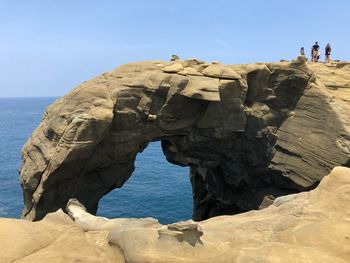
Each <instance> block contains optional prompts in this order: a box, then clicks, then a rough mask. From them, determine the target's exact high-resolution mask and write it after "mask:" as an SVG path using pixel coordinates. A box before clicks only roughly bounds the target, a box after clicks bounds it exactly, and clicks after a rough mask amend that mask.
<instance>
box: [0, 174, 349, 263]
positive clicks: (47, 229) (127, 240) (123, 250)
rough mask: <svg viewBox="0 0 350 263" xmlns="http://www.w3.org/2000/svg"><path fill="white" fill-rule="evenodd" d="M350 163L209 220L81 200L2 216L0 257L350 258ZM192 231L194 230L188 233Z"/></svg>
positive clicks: (285, 261)
mask: <svg viewBox="0 0 350 263" xmlns="http://www.w3.org/2000/svg"><path fill="white" fill-rule="evenodd" d="M349 203H350V169H349V168H345V167H336V168H335V169H333V170H332V172H331V174H330V175H328V176H326V177H324V178H323V179H322V181H321V183H320V184H319V186H318V187H317V188H316V189H314V190H312V191H309V192H303V193H299V194H293V195H288V196H283V197H279V198H277V199H276V200H275V201H274V203H273V204H272V205H271V206H269V207H268V208H265V209H262V210H256V211H250V212H247V213H243V214H239V215H234V216H219V217H214V218H211V219H208V220H205V221H201V222H193V221H191V220H190V221H186V222H179V223H176V224H171V225H161V224H159V223H158V221H157V220H155V219H151V218H145V219H127V218H119V219H107V218H103V217H95V216H93V215H91V214H89V213H87V212H86V211H85V208H84V207H82V206H81V205H79V203H77V202H74V201H73V202H70V203H69V204H68V209H67V210H68V211H70V215H71V217H72V218H73V219H74V220H75V222H73V221H72V220H70V218H69V217H68V216H67V215H65V214H63V213H62V211H58V212H56V213H52V214H48V215H47V216H46V217H45V218H44V219H43V220H41V221H38V222H29V221H26V220H17V219H3V218H2V219H0V233H1V235H0V247H1V249H0V262H3V263H7V262H27V263H29V262H35V263H36V262H132V263H145V262H154V263H156V262H172V263H176V262H200V263H205V262H208V263H209V262H210V263H212V262H232V263H248V262H269V263H274V262H276V263H290V262H310V263H329V262H332V263H346V262H350V210H349ZM185 234H186V236H184V235H185Z"/></svg>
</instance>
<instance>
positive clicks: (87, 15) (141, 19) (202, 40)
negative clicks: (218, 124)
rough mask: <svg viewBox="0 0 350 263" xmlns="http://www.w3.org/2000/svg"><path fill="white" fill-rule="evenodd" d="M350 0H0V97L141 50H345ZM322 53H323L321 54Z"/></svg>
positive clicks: (349, 39)
mask: <svg viewBox="0 0 350 263" xmlns="http://www.w3.org/2000/svg"><path fill="white" fill-rule="evenodd" d="M349 12H350V1H348V0H332V1H307V0H289V1H283V0H279V1H278V0H244V1H234V0H231V1H229V0H227V1H221V0H216V1H205V0H202V1H190V0H187V1H182V0H172V1H168V0H159V1H158V0H145V1H141V0H140V1H136V0H128V1H126V0H125V1H117V0H115V1H107V0H106V1H105V0H99V1H89V0H84V1H83V0H81V1H80V0H60V1H53V0H52V1H50V0H32V1H29V0H22V1H17V0H0V36H1V38H0V97H31V96H62V95H64V94H66V93H68V92H69V91H70V90H71V89H72V88H74V87H75V86H76V85H78V84H79V83H81V82H83V81H84V80H87V79H90V78H92V77H94V76H96V75H99V74H101V73H103V72H106V71H109V70H112V69H113V68H115V67H117V66H118V65H121V64H124V63H128V62H133V61H142V60H169V58H170V56H171V54H177V55H179V56H180V58H182V59H186V58H194V57H195V58H199V59H202V60H206V61H212V60H218V61H221V62H223V63H227V64H235V63H250V62H259V61H260V62H261V61H279V60H280V59H292V58H294V57H296V56H297V55H298V52H299V49H300V47H301V46H304V47H305V50H306V53H307V54H308V53H309V50H310V48H311V46H312V44H313V42H314V41H319V43H320V46H321V50H322V51H323V50H324V46H325V44H326V43H327V42H329V43H331V46H332V49H333V54H332V58H334V59H341V60H350V34H349V32H350V20H349V16H350V13H349ZM322 59H323V56H322Z"/></svg>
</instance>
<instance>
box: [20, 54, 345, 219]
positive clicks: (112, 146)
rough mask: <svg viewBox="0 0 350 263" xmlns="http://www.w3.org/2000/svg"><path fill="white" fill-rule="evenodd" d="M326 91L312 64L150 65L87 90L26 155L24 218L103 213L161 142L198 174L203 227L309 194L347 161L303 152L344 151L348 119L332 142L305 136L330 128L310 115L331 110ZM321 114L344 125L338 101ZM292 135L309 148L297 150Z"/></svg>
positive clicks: (46, 126)
mask: <svg viewBox="0 0 350 263" xmlns="http://www.w3.org/2000/svg"><path fill="white" fill-rule="evenodd" d="M315 87H316V85H315V76H314V74H313V72H312V71H311V70H310V69H309V68H308V67H307V65H306V63H305V60H304V59H303V58H299V59H298V60H296V61H294V62H292V63H286V62H284V63H270V64H255V65H222V64H218V63H212V64H207V63H204V62H202V61H198V60H186V61H174V62H170V63H167V62H159V61H155V62H142V63H133V64H127V65H124V66H122V67H119V68H117V69H116V70H114V71H112V72H109V73H105V74H103V75H101V76H99V77H96V78H94V79H92V80H90V81H87V82H84V83H83V84H81V85H80V86H78V87H77V88H76V89H74V90H73V91H72V92H71V93H70V94H68V95H66V96H64V97H63V98H60V99H59V100H57V101H56V102H55V103H54V104H53V105H52V106H50V107H49V108H48V109H47V110H46V113H45V115H44V118H43V121H42V122H41V124H40V125H39V127H38V128H37V129H36V130H35V131H34V133H33V135H32V137H31V138H30V139H29V140H28V142H27V143H26V145H25V146H24V148H23V151H22V156H23V166H22V168H21V182H22V186H23V189H24V202H25V208H24V211H23V214H22V216H23V217H25V218H27V219H30V220H37V219H41V218H42V217H44V216H45V215H46V213H48V212H51V211H56V210H57V209H58V208H64V207H65V205H66V203H67V201H68V200H69V199H70V198H77V199H78V200H79V201H80V202H81V203H82V204H84V205H85V206H86V207H87V209H88V211H89V212H91V213H95V212H96V210H97V206H98V201H99V200H100V198H101V197H102V196H103V195H105V194H107V193H108V192H109V191H111V190H112V189H114V188H116V187H121V186H122V185H123V184H124V182H125V181H126V180H127V179H128V178H129V177H130V176H131V174H132V172H133V169H134V160H135V157H136V154H137V153H138V152H140V151H142V150H143V149H144V148H145V147H146V145H147V143H148V142H150V141H155V140H161V141H162V147H163V151H164V154H165V156H166V158H167V160H168V161H169V162H172V163H174V164H178V165H183V166H190V178H191V183H192V188H193V197H194V213H193V218H194V219H195V220H202V219H206V218H208V217H212V216H215V215H220V214H227V213H237V212H242V211H247V210H250V209H253V208H257V207H259V206H266V205H267V204H269V203H271V200H272V199H273V198H274V197H275V196H278V195H281V194H286V193H291V192H295V191H300V190H305V189H308V188H310V187H312V186H313V185H314V184H315V183H317V182H318V181H319V180H320V179H321V178H322V177H323V176H324V175H326V174H327V172H328V171H329V170H330V169H331V168H332V167H333V166H334V165H341V164H344V163H345V162H346V161H348V156H347V155H346V154H345V153H344V152H342V150H341V149H340V148H334V149H333V150H332V151H329V152H324V151H323V152H320V153H315V151H314V150H313V149H311V150H310V149H307V148H305V147H303V144H305V143H309V144H310V145H313V142H314V141H315V140H316V142H318V143H321V144H322V147H328V146H330V145H332V146H333V145H334V141H335V140H336V139H337V138H339V134H341V133H342V130H341V124H340V123H338V124H339V129H337V130H336V131H333V132H329V133H328V134H326V135H325V134H324V133H322V136H321V137H322V139H324V136H326V137H327V140H321V137H317V136H319V135H316V136H314V137H316V138H314V137H313V136H310V135H309V134H308V133H305V131H302V130H300V131H298V129H297V130H295V127H299V129H301V127H302V126H303V125H305V124H307V125H308V126H309V127H308V129H309V130H310V131H311V132H312V131H318V130H319V129H321V128H322V129H324V125H323V127H319V122H318V120H315V117H314V116H310V114H309V115H308V114H305V113H308V112H309V111H310V108H307V107H305V106H307V105H308V104H310V102H311V100H315V101H316V103H317V102H321V103H322V102H323V98H322V96H319V94H317V96H315V95H314V93H315V92H316V93H317V91H316V90H317V89H316V88H315ZM308 94H309V95H308ZM310 94H311V95H310ZM300 98H302V99H300ZM317 100H318V101H317ZM314 103H315V102H312V103H311V105H312V106H314ZM299 104H300V105H299ZM317 110H319V111H320V112H322V113H327V114H328V115H329V117H330V118H332V119H333V120H334V121H335V122H337V121H338V119H337V116H336V115H335V114H333V113H332V111H330V110H329V107H328V108H327V105H325V106H324V107H322V108H317ZM312 112H314V109H312ZM332 114H333V115H332ZM296 134H297V135H296ZM288 136H289V138H290V139H291V140H294V139H295V138H294V137H295V136H304V137H303V138H304V139H305V141H304V142H300V141H296V142H293V143H292V144H291V143H290V141H289V140H286V137H288ZM300 138H301V137H300ZM313 140H314V141H313ZM334 156H336V158H334ZM320 159H321V160H322V161H323V163H322V165H320V163H319V160H320ZM306 169H308V172H307V174H306V173H305V170H306ZM310 170H312V171H310ZM310 174H312V175H313V176H314V177H309V176H308V175H310Z"/></svg>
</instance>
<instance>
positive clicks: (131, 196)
mask: <svg viewBox="0 0 350 263" xmlns="http://www.w3.org/2000/svg"><path fill="white" fill-rule="evenodd" d="M192 203H193V199H192V188H191V183H190V179H189V168H187V167H181V166H179V165H174V164H171V163H169V162H168V161H166V159H165V157H164V154H163V152H162V149H161V143H160V141H157V142H152V143H150V144H149V145H148V146H147V148H146V149H145V150H144V151H143V152H142V153H139V154H138V155H137V157H136V161H135V170H134V171H133V173H132V176H131V177H130V178H129V179H128V180H127V181H126V182H125V184H124V185H123V186H122V187H121V188H117V189H115V190H113V191H111V192H110V193H108V194H107V195H105V196H104V197H103V198H101V199H100V201H99V205H98V210H97V215H99V216H104V217H108V218H115V217H119V218H120V217H153V218H156V219H157V220H159V221H160V223H162V224H169V223H173V222H177V221H181V220H188V219H191V217H192V209H193V208H192Z"/></svg>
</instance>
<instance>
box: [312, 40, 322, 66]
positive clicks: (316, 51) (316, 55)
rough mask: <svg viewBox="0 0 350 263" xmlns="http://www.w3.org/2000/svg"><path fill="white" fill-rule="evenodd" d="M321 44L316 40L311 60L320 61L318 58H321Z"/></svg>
mask: <svg viewBox="0 0 350 263" xmlns="http://www.w3.org/2000/svg"><path fill="white" fill-rule="evenodd" d="M319 49H320V46H319V45H318V42H317V41H316V42H315V44H314V45H313V46H312V48H311V56H312V59H311V61H313V62H318V59H319V58H320V52H319Z"/></svg>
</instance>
